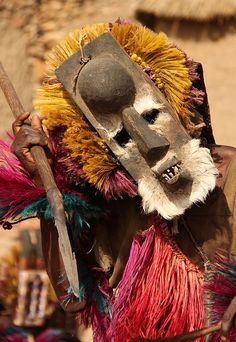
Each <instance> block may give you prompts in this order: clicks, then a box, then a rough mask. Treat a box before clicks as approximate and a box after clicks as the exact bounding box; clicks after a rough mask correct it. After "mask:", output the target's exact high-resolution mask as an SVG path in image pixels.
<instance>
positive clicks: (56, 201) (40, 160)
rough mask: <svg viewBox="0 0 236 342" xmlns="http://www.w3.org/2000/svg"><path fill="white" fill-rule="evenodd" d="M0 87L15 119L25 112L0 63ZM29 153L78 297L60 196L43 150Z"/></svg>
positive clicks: (75, 274)
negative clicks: (45, 197) (50, 209)
mask: <svg viewBox="0 0 236 342" xmlns="http://www.w3.org/2000/svg"><path fill="white" fill-rule="evenodd" d="M0 87H1V88H2V91H3V93H4V94H5V97H6V99H7V102H8V104H9V106H10V108H11V110H12V113H13V114H14V117H15V118H17V117H18V116H19V115H21V114H23V113H25V110H24V108H23V106H22V104H21V102H20V100H19V98H18V96H17V94H16V91H15V89H14V87H13V85H12V83H11V81H10V80H9V78H8V75H7V73H6V72H5V70H4V68H3V66H2V63H1V62H0ZM30 152H31V154H32V156H33V158H34V161H35V163H36V166H37V169H38V172H39V175H40V177H41V180H42V183H43V185H44V188H45V190H46V194H47V198H48V202H49V204H50V206H51V208H52V214H53V217H54V220H55V226H56V228H57V231H58V238H59V247H60V252H61V256H62V259H63V263H64V267H65V271H66V275H67V278H68V281H69V283H70V286H71V288H72V290H73V293H74V295H75V296H77V297H78V296H79V277H78V270H77V263H76V258H75V255H74V253H72V250H71V245H70V240H69V237H68V234H67V227H66V219H65V211H64V204H63V198H62V195H61V193H60V191H59V189H58V187H57V185H56V182H55V179H54V176H53V173H52V170H51V167H50V165H49V163H48V160H47V157H46V154H45V152H44V149H43V148H42V147H41V146H32V147H31V149H30Z"/></svg>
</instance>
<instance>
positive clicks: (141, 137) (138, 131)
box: [122, 107, 170, 166]
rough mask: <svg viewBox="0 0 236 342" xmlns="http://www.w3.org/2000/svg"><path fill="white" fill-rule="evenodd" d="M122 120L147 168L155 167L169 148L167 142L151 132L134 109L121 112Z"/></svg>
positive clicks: (129, 108)
mask: <svg viewBox="0 0 236 342" xmlns="http://www.w3.org/2000/svg"><path fill="white" fill-rule="evenodd" d="M122 120H123V124H124V127H125V129H126V130H127V132H128V133H129V135H130V136H131V138H132V139H133V140H134V141H135V143H136V144H137V146H138V149H139V152H140V153H141V154H142V156H143V157H144V159H145V160H146V162H147V163H148V165H149V166H153V165H155V163H156V162H157V161H158V160H160V159H161V158H163V157H164V156H165V154H166V153H167V151H168V149H169V146H170V144H169V142H168V140H167V139H166V138H165V137H163V136H161V135H159V134H158V133H157V132H155V131H153V130H151V129H150V128H149V126H148V122H147V121H146V120H145V119H144V118H143V117H142V116H141V115H140V114H139V113H138V112H137V111H136V110H135V109H134V107H128V108H125V109H124V110H123V111H122Z"/></svg>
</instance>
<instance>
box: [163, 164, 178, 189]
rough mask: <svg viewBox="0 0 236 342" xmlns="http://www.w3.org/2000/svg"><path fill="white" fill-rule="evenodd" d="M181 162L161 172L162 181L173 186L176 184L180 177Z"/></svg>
mask: <svg viewBox="0 0 236 342" xmlns="http://www.w3.org/2000/svg"><path fill="white" fill-rule="evenodd" d="M180 171H181V162H178V163H177V164H175V165H173V166H171V167H169V168H168V169H167V170H165V171H164V172H162V174H161V177H162V180H163V181H164V182H166V183H168V184H174V183H176V182H177V180H178V179H179V176H180Z"/></svg>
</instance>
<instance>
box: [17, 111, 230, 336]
mask: <svg viewBox="0 0 236 342" xmlns="http://www.w3.org/2000/svg"><path fill="white" fill-rule="evenodd" d="M28 117H29V113H25V114H23V115H21V116H20V117H19V118H17V119H16V121H15V122H14V123H13V132H14V135H15V141H14V143H13V145H12V151H13V152H14V153H15V154H16V155H17V157H18V158H19V160H20V161H21V164H22V166H23V167H24V168H25V169H26V170H27V171H28V172H29V174H30V175H31V177H32V178H33V180H34V182H35V183H36V184H37V185H40V179H39V176H38V174H37V170H36V167H35V163H34V161H33V158H32V156H31V154H30V147H31V146H33V145H40V146H42V147H44V148H45V149H46V150H50V146H49V143H48V138H47V135H46V133H45V131H44V130H43V128H42V125H41V121H40V119H39V117H38V116H36V115H34V116H33V117H32V119H31V126H30V125H24V122H25V120H26V119H27V118H28ZM210 149H211V154H212V157H213V160H214V162H215V164H216V166H217V168H218V170H219V176H218V178H217V187H218V189H219V191H220V189H221V185H222V180H223V175H224V174H225V172H226V170H227V167H228V165H229V163H230V161H231V159H232V157H234V156H235V155H236V149H235V148H233V147H226V146H217V145H214V146H211V147H210ZM122 201H124V200H122ZM209 201H211V198H210V200H209ZM116 202H117V204H116V205H115V207H119V203H118V201H116ZM130 206H133V208H135V207H136V206H137V200H130V202H129V205H128V206H127V207H129V208H130ZM134 212H135V215H140V220H139V217H138V216H136V218H135V220H138V221H140V222H142V223H141V224H143V227H139V229H145V228H146V227H147V226H146V224H147V222H146V221H147V220H146V219H145V217H144V215H141V214H138V210H134ZM191 215H192V211H191V210H190V211H189V212H187V213H186V214H185V215H184V217H185V220H186V222H188V219H189V218H191ZM126 216H127V220H129V221H127V222H126V221H125V222H124V220H126V218H125V215H123V220H122V222H120V223H118V224H117V230H118V231H121V229H122V228H123V229H124V227H127V226H128V225H129V224H131V223H132V222H131V221H132V220H131V219H130V215H129V213H128V215H126ZM130 220H131V221H130ZM192 221H193V220H191V219H189V222H190V228H191V231H192V234H193V235H194V237H195V239H196V242H197V243H198V244H199V245H201V246H202V249H203V251H204V253H205V255H206V256H207V257H208V258H209V259H211V258H212V255H213V254H214V252H215V251H216V250H217V249H218V248H219V247H223V248H226V249H230V248H231V239H232V234H233V233H232V234H231V233H230V234H227V231H224V230H222V232H217V233H216V232H215V231H214V229H213V227H211V226H210V225H209V224H208V225H207V229H206V230H204V229H202V230H200V231H199V229H198V227H197V226H194V224H193V225H192V224H191V222H192ZM41 229H42V237H43V239H42V240H43V252H44V258H45V264H46V269H47V272H48V274H49V277H50V279H51V281H52V284H53V286H54V289H55V291H56V294H57V296H58V298H59V300H60V297H61V296H63V295H64V294H65V293H66V289H67V288H68V281H67V279H65V280H64V281H63V282H62V283H60V284H58V278H57V277H58V269H60V270H63V263H62V259H61V256H60V252H59V248H58V238H57V231H56V229H55V227H54V225H53V223H52V222H50V221H45V220H42V221H41ZM117 241H118V244H119V236H117ZM177 242H178V244H179V247H180V248H181V249H182V251H183V252H184V253H185V254H186V255H187V256H188V257H189V259H190V260H191V261H192V262H194V263H195V264H197V265H198V266H199V267H200V268H202V267H203V263H202V259H201V257H200V256H199V254H198V253H197V251H196V249H195V248H194V246H193V242H192V241H191V239H190V238H189V236H188V235H186V232H185V231H184V229H183V228H182V227H180V233H179V234H178V239H177ZM55 265H56V267H55ZM55 272H56V274H55ZM84 305H85V303H78V301H77V300H76V299H75V300H74V301H72V303H70V304H68V305H66V306H65V305H63V303H62V306H64V309H65V310H66V311H69V312H76V311H78V310H81V309H82V308H83V307H84ZM235 318H236V297H234V298H233V300H232V301H231V303H230V305H229V307H228V309H227V310H226V312H225V314H224V316H223V319H222V323H221V339H222V340H223V341H226V340H227V338H228V336H229V332H230V330H231V328H232V327H233V326H234V327H235V326H236V320H235Z"/></svg>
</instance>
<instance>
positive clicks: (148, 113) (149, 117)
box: [142, 108, 159, 124]
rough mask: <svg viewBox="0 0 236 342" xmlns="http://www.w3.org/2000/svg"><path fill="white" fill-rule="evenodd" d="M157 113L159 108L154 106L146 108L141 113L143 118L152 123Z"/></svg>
mask: <svg viewBox="0 0 236 342" xmlns="http://www.w3.org/2000/svg"><path fill="white" fill-rule="evenodd" d="M158 115H159V110H158V109H156V108H153V109H150V110H147V111H145V112H143V113H142V116H143V118H144V119H145V120H146V121H147V122H148V123H150V124H154V122H155V120H156V119H157V117H158Z"/></svg>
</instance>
